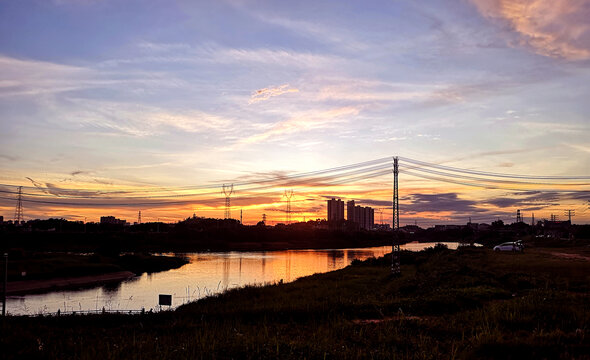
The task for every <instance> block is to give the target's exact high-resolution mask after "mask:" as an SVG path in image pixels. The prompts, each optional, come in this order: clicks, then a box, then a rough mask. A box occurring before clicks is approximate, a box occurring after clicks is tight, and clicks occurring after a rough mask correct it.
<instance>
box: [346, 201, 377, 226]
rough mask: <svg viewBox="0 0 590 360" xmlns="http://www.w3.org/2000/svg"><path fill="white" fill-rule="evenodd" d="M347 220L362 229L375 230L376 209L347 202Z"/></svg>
mask: <svg viewBox="0 0 590 360" xmlns="http://www.w3.org/2000/svg"><path fill="white" fill-rule="evenodd" d="M346 220H348V221H349V222H351V223H354V224H357V226H358V227H359V228H360V229H367V230H370V229H373V227H374V225H375V209H373V208H371V207H368V206H367V207H364V206H360V205H355V203H354V200H350V201H347V202H346Z"/></svg>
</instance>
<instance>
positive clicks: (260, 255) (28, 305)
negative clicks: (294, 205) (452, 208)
mask: <svg viewBox="0 0 590 360" xmlns="http://www.w3.org/2000/svg"><path fill="white" fill-rule="evenodd" d="M448 245H449V248H453V247H454V248H456V244H448ZM426 246H432V244H407V245H404V246H403V247H402V248H408V249H410V250H420V249H422V248H424V247H426ZM390 251H391V247H390V246H382V247H374V248H364V249H338V250H336V249H334V250H332V249H330V250H287V251H268V252H225V253H223V252H214V253H191V254H179V255H184V256H187V257H188V258H189V259H190V263H189V264H187V265H185V266H183V267H181V268H179V269H173V270H169V271H164V272H159V273H153V274H147V273H144V274H142V275H140V276H137V277H135V278H133V279H130V280H128V281H124V282H121V283H116V284H109V285H105V286H101V287H94V288H87V289H80V290H69V291H57V292H52V293H47V294H33V295H25V296H11V297H9V299H8V304H7V311H8V312H9V313H11V314H38V313H46V312H56V311H57V310H58V309H60V310H61V311H64V310H66V311H80V310H101V309H102V308H103V307H104V308H105V309H106V310H139V309H141V308H145V309H146V310H149V309H152V308H153V309H156V308H157V301H158V295H159V294H171V295H172V304H173V307H176V306H179V305H182V304H184V303H187V302H189V301H192V300H195V299H199V298H202V297H204V296H207V295H212V294H215V293H218V292H221V291H224V290H226V289H231V288H235V287H240V286H244V285H247V284H263V283H269V282H271V283H272V282H278V281H281V280H283V281H285V282H290V281H294V280H295V279H297V278H300V277H302V276H307V275H311V274H315V273H320V272H327V271H332V270H337V269H341V268H343V267H345V266H347V265H348V264H350V263H351V262H352V260H354V259H361V260H363V259H366V258H369V257H380V256H383V255H385V254H386V253H389V252H390Z"/></svg>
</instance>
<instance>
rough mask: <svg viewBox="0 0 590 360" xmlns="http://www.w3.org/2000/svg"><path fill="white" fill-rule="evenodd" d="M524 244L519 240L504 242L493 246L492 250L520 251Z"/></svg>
mask: <svg viewBox="0 0 590 360" xmlns="http://www.w3.org/2000/svg"><path fill="white" fill-rule="evenodd" d="M523 249H524V245H523V244H522V242H521V241H516V242H505V243H503V244H500V245H496V246H494V251H522V250H523Z"/></svg>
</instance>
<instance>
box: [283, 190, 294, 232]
mask: <svg viewBox="0 0 590 360" xmlns="http://www.w3.org/2000/svg"><path fill="white" fill-rule="evenodd" d="M283 197H286V198H287V220H286V221H285V222H286V223H287V225H288V224H291V198H292V197H293V189H291V190H289V191H287V190H285V194H284V195H283Z"/></svg>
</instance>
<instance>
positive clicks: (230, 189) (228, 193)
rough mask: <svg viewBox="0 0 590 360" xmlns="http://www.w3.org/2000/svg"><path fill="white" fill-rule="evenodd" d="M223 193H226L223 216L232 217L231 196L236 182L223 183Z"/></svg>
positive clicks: (225, 217)
mask: <svg viewBox="0 0 590 360" xmlns="http://www.w3.org/2000/svg"><path fill="white" fill-rule="evenodd" d="M222 193H223V195H225V212H224V213H223V218H224V219H230V216H231V213H230V207H231V204H230V197H231V195H232V194H233V193H234V184H231V185H228V186H226V185H225V184H223V188H222Z"/></svg>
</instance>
